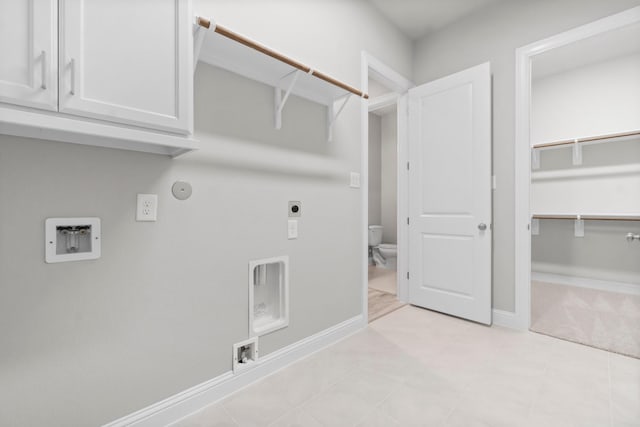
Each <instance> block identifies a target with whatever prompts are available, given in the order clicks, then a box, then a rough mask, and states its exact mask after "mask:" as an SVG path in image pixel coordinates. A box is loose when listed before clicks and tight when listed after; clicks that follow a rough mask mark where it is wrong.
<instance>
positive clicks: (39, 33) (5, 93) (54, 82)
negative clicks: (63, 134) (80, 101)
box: [0, 0, 58, 111]
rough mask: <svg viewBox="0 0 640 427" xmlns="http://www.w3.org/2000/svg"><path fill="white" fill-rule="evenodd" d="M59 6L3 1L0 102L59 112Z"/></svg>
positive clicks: (47, 0) (40, 0) (38, 0)
mask: <svg viewBox="0 0 640 427" xmlns="http://www.w3.org/2000/svg"><path fill="white" fill-rule="evenodd" d="M57 4H58V2H57V0H2V1H0V102H7V103H11V104H17V105H22V106H26V107H35V108H42V109H46V110H54V111H55V110H57V108H58V98H57V97H58V73H57V68H58V51H57V46H58V34H57V28H58V26H57V22H58V10H57Z"/></svg>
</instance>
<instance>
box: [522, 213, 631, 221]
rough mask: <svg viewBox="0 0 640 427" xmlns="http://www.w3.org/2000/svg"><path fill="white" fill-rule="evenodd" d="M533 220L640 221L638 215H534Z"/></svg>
mask: <svg viewBox="0 0 640 427" xmlns="http://www.w3.org/2000/svg"><path fill="white" fill-rule="evenodd" d="M531 218H533V219H583V220H585V221H640V213H638V214H584V215H581V214H551V213H550V214H533V215H531Z"/></svg>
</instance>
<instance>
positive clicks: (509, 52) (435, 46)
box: [413, 0, 640, 311]
mask: <svg viewBox="0 0 640 427" xmlns="http://www.w3.org/2000/svg"><path fill="white" fill-rule="evenodd" d="M639 4H640V0H607V1H602V0H539V1H526V0H510V1H504V2H499V3H496V4H495V5H494V6H493V7H488V8H486V9H483V10H480V11H478V12H477V13H474V14H472V15H469V16H468V17H466V18H465V19H463V20H461V21H459V22H457V23H455V24H453V25H450V26H448V27H446V28H445V29H443V30H441V31H439V32H436V33H434V34H430V35H428V36H427V37H425V38H424V39H421V40H419V41H418V42H416V43H415V62H414V73H413V77H414V81H415V82H416V83H417V84H420V83H425V82H428V81H431V80H435V79H437V78H440V77H444V76H446V75H448V74H451V73H454V72H457V71H460V70H463V69H466V68H469V67H472V66H474V65H477V64H480V63H483V62H486V61H491V69H492V73H493V170H494V173H495V174H496V175H497V189H496V191H495V192H494V198H493V216H494V218H493V221H494V254H493V306H494V307H495V308H498V309H502V310H509V311H513V310H514V308H515V300H514V297H515V285H514V261H515V260H514V237H513V232H514V191H515V189H514V185H513V180H514V161H513V159H514V149H513V141H514V132H515V124H514V123H515V122H514V100H515V93H514V88H515V49H517V48H518V47H521V46H524V45H526V44H529V43H532V42H534V41H536V40H540V39H543V38H546V37H549V36H552V35H554V34H557V33H560V32H562V31H566V30H569V29H571V28H574V27H577V26H579V25H582V24H586V23H588V22H591V21H594V20H596V19H599V18H602V17H605V16H607V15H610V14H613V13H616V12H620V11H623V10H625V9H628V8H631V7H634V6H637V5H639Z"/></svg>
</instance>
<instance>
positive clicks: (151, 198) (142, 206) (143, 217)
mask: <svg viewBox="0 0 640 427" xmlns="http://www.w3.org/2000/svg"><path fill="white" fill-rule="evenodd" d="M157 219H158V195H157V194H138V204H137V208H136V221H156V220H157Z"/></svg>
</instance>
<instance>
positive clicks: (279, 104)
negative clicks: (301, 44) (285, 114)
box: [274, 70, 301, 129]
mask: <svg viewBox="0 0 640 427" xmlns="http://www.w3.org/2000/svg"><path fill="white" fill-rule="evenodd" d="M300 73H301V71H300V70H295V71H292V72H290V73H289V74H287V75H286V76H284V77H282V78H281V79H280V82H279V83H278V86H276V87H275V88H274V90H275V97H274V100H275V105H274V107H275V127H276V129H280V128H282V109H283V108H284V104H286V102H287V99H289V95H291V91H292V90H293V87H294V86H295V85H296V82H297V81H298V77H299V76H300ZM292 74H293V79H292V80H291V83H289V87H287V90H286V92H285V93H284V96H282V81H283V80H284V79H286V78H287V77H289V76H290V75H292Z"/></svg>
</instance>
